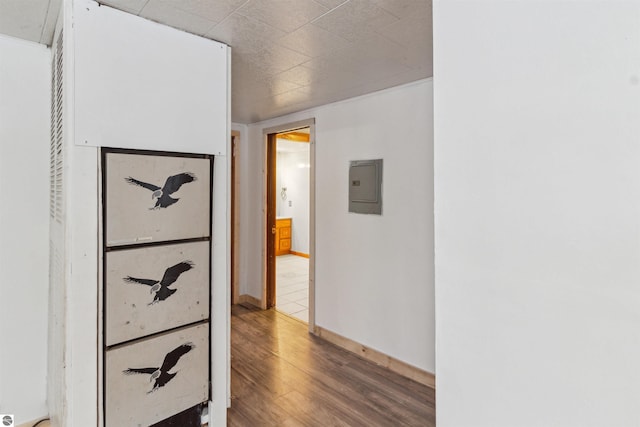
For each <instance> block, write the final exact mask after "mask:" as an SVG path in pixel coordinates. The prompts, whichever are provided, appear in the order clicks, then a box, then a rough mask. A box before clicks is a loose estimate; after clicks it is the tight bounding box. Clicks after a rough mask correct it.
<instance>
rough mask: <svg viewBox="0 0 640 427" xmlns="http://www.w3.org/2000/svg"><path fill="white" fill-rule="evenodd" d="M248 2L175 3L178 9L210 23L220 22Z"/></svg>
mask: <svg viewBox="0 0 640 427" xmlns="http://www.w3.org/2000/svg"><path fill="white" fill-rule="evenodd" d="M246 1H247V0H179V1H175V0H174V1H173V4H174V5H175V6H176V8H178V9H181V10H184V11H185V12H189V13H192V14H194V15H198V16H201V17H203V18H205V19H208V20H209V21H213V22H220V21H222V20H223V19H225V18H226V17H227V16H229V15H230V14H231V13H232V12H233V11H235V10H236V9H237V8H239V7H240V6H242V5H243V4H244V3H246Z"/></svg>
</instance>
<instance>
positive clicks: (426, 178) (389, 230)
mask: <svg viewBox="0 0 640 427" xmlns="http://www.w3.org/2000/svg"><path fill="white" fill-rule="evenodd" d="M432 86H433V83H432V80H430V79H429V80H424V81H420V82H416V83H413V84H409V85H405V86H401V87H397V88H392V89H389V90H385V91H381V92H376V93H373V94H370V95H366V96H363V97H359V98H354V99H350V100H347V101H344V102H339V103H335V104H329V105H325V106H322V107H318V108H315V109H312V110H308V111H304V112H301V113H296V114H292V115H288V116H284V117H280V118H278V119H273V120H269V121H266V122H261V123H257V124H253V125H250V126H249V144H247V146H246V147H243V151H242V152H241V155H242V156H244V161H243V163H242V168H243V169H242V172H241V177H242V178H241V179H242V180H243V181H244V187H243V189H242V190H243V191H248V192H249V193H250V199H249V200H247V199H243V202H244V203H245V204H244V205H243V207H242V210H243V211H250V212H253V213H254V216H253V217H251V218H249V219H248V220H247V221H246V222H244V223H243V224H242V226H241V228H246V229H250V230H251V233H248V234H250V238H248V239H245V240H243V241H242V244H243V248H244V249H243V253H242V256H241V257H240V258H241V259H240V262H241V263H242V264H241V267H240V268H241V270H243V269H246V270H248V271H250V272H251V273H250V274H251V277H249V278H248V279H247V281H246V283H244V285H245V288H244V289H246V291H247V292H248V293H249V294H251V295H253V296H254V297H256V298H260V297H261V292H262V288H261V284H262V283H263V278H262V277H261V271H262V259H263V258H262V257H263V254H262V251H261V248H262V247H263V243H262V242H263V240H262V239H263V238H264V231H263V230H264V222H263V221H264V217H263V213H262V206H263V203H264V193H263V192H264V175H263V162H264V147H265V145H264V137H263V135H262V129H264V128H270V127H273V126H278V125H279V124H287V123H291V122H294V121H298V120H303V119H308V118H311V117H315V119H316V128H315V129H316V130H315V131H316V142H315V143H316V172H315V173H316V324H317V325H318V326H321V327H323V328H326V329H328V330H331V331H333V332H336V333H338V334H340V335H343V336H345V337H347V338H350V339H352V340H355V341H357V342H360V343H362V344H365V345H367V346H369V347H372V348H374V349H376V350H379V351H381V352H383V353H386V354H388V355H390V356H393V357H395V358H397V359H400V360H402V361H404V362H406V363H409V364H411V365H414V366H416V367H419V368H421V369H424V370H427V371H430V372H434V371H435V348H434V344H435V326H434V316H435V315H434V278H433V274H434V272H433V151H432V150H433V129H432V103H431V99H432ZM375 158H382V159H384V178H383V193H384V195H383V198H384V201H383V206H384V209H383V215H382V216H377V215H359V214H350V213H348V170H349V161H350V160H361V159H375ZM244 219H245V218H243V220H244ZM247 241H248V245H247ZM248 274H249V273H248Z"/></svg>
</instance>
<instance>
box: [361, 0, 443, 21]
mask: <svg viewBox="0 0 640 427" xmlns="http://www.w3.org/2000/svg"><path fill="white" fill-rule="evenodd" d="M373 1H374V2H375V4H376V5H378V6H379V7H381V8H383V9H384V10H386V11H387V12H390V13H392V14H393V15H395V16H397V17H398V18H408V17H410V16H415V15H416V14H421V13H423V12H424V11H425V10H427V9H428V10H431V0H373Z"/></svg>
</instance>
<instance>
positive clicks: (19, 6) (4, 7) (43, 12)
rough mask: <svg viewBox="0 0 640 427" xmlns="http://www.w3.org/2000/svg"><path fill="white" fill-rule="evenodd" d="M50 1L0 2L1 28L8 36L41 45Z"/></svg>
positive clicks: (5, 0) (17, 0)
mask: <svg viewBox="0 0 640 427" xmlns="http://www.w3.org/2000/svg"><path fill="white" fill-rule="evenodd" d="M48 7H49V0H0V28H1V29H2V33H3V34H6V35H8V36H12V37H17V38H20V39H24V40H29V41H32V42H36V43H39V42H40V38H41V35H42V29H43V27H44V21H45V19H46V16H47V9H48Z"/></svg>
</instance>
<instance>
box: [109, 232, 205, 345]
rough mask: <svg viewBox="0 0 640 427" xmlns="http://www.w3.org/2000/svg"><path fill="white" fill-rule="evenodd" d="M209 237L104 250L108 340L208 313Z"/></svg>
mask: <svg viewBox="0 0 640 427" xmlns="http://www.w3.org/2000/svg"><path fill="white" fill-rule="evenodd" d="M209 258H210V254H209V242H206V241H205V242H191V243H179V244H171V245H162V246H149V247H139V248H133V249H123V250H118V251H111V252H107V254H106V264H105V265H106V269H105V272H106V281H105V286H106V287H105V289H106V294H105V316H106V317H105V318H106V323H105V329H106V330H105V333H106V344H107V346H112V345H115V344H118V343H121V342H125V341H129V340H132V339H136V338H140V337H144V336H147V335H151V334H154V333H157V332H161V331H164V330H168V329H172V328H175V327H179V326H183V325H187V324H189V323H193V322H197V321H201V320H205V319H207V318H208V317H209Z"/></svg>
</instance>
